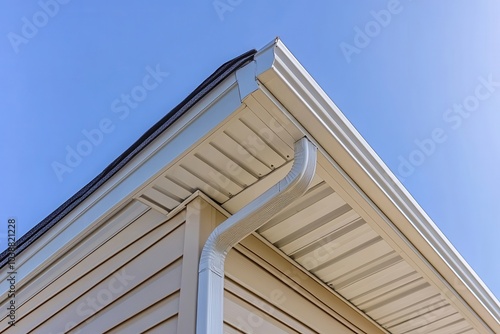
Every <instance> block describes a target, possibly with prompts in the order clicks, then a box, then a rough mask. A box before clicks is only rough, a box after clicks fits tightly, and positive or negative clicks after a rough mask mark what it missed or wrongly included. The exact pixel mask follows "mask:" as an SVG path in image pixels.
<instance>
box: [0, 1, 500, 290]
mask: <svg viewBox="0 0 500 334" xmlns="http://www.w3.org/2000/svg"><path fill="white" fill-rule="evenodd" d="M498 17H500V4H499V3H498V2H497V1H494V0H491V1H486V0H478V1H465V0H461V1H452V0H442V1H424V0H399V1H397V0H389V1H386V0H384V1H378V0H370V1H356V2H354V1H340V0H338V1H326V0H325V1H317V2H306V1H298V0H275V1H259V0H253V1H250V0H220V1H213V0H198V1H168V2H167V1H158V0H151V1H147V2H139V1H130V0H124V1H96V0H89V1H76V0H41V1H22V2H20V1H16V2H14V1H7V0H0V35H1V36H3V37H1V38H0V101H1V102H0V103H1V104H0V106H1V121H0V124H1V127H2V131H1V132H0V136H1V137H0V140H1V146H0V158H1V162H2V169H1V171H2V172H1V173H0V185H1V191H0V204H1V205H0V208H1V211H0V219H1V220H2V221H4V222H5V224H4V225H5V228H4V231H0V247H1V248H2V249H4V248H5V247H6V231H7V224H6V222H7V219H8V218H10V217H15V218H16V220H17V222H18V231H17V234H18V237H20V236H21V235H22V234H24V233H26V232H27V231H28V230H29V229H30V228H31V227H33V226H34V225H35V224H36V223H38V222H39V221H41V220H42V219H43V218H44V217H45V216H47V215H48V214H49V213H50V212H52V211H53V210H54V209H56V208H57V207H58V206H59V205H60V204H62V203H63V202H64V201H65V200H66V199H68V198H69V197H70V196H71V195H73V194H74V193H75V192H76V191H78V190H79V189H80V188H81V187H83V186H84V185H85V184H86V183H87V182H89V181H90V180H91V179H93V178H94V177H95V176H96V175H97V174H98V173H99V172H100V171H102V169H104V168H105V167H106V166H107V165H108V164H109V163H110V162H111V161H112V160H114V159H115V158H116V157H117V156H118V155H119V154H120V153H122V152H123V151H124V150H125V149H126V148H127V147H129V146H130V145H131V144H132V143H133V142H134V141H135V140H136V139H137V138H138V137H139V136H140V135H141V134H142V133H143V132H145V131H146V130H147V129H148V128H149V127H151V126H152V125H153V124H154V123H155V122H156V121H157V120H159V119H160V118H161V117H162V116H163V115H165V114H166V113H167V112H168V111H169V110H170V109H171V108H172V107H174V106H175V105H176V104H177V103H179V102H180V101H181V100H182V99H183V98H184V97H186V96H187V95H188V94H189V93H190V92H191V91H192V90H193V89H194V88H195V87H196V86H197V85H198V84H199V83H200V82H201V81H203V80H204V79H205V78H206V77H207V76H208V75H210V74H211V73H212V72H213V71H214V70H215V69H216V68H217V67H218V66H219V65H221V64H222V63H223V62H225V61H227V60H229V59H231V58H232V57H235V56H237V55H239V54H241V53H243V52H245V51H247V50H249V49H252V48H256V49H259V48H261V47H262V46H264V45H265V44H267V43H268V42H270V41H271V40H272V39H273V38H274V37H275V36H280V37H281V38H282V40H283V42H284V43H285V44H286V45H287V47H288V48H289V49H290V50H291V51H292V53H293V54H294V55H295V56H296V57H297V58H298V60H299V61H300V62H301V63H302V64H303V65H304V67H305V68H306V69H307V70H308V71H309V72H310V73H311V75H312V76H313V77H314V78H315V79H316V81H318V83H319V84H320V85H321V87H322V88H323V89H324V90H325V91H326V92H327V94H328V95H329V96H330V97H331V98H332V99H333V101H334V102H335V103H336V104H337V105H338V106H339V107H340V109H341V110H342V111H343V112H344V114H345V115H346V116H347V117H348V119H349V120H350V121H351V122H352V123H353V124H354V126H355V127H356V128H357V129H358V131H359V132H360V133H361V134H362V135H363V137H364V138H365V139H366V140H367V141H368V143H369V144H370V145H371V146H372V147H373V148H374V150H375V151H376V152H377V153H378V154H379V155H380V157H381V158H382V159H383V161H384V162H385V163H386V164H387V165H388V166H389V167H390V168H391V170H392V171H393V172H394V173H395V174H396V175H397V176H398V177H399V178H400V180H401V181H402V182H403V184H404V185H405V186H406V187H407V189H408V190H409V191H410V193H411V194H412V195H413V196H414V197H415V199H416V200H417V201H418V202H419V204H420V205H421V206H422V207H423V208H424V209H425V211H426V212H427V213H428V214H429V215H430V216H431V217H432V219H433V220H434V221H435V223H436V224H437V225H438V226H439V228H440V229H441V230H442V231H443V232H444V234H445V235H446V236H447V237H448V238H449V239H450V240H451V242H452V243H453V245H454V246H455V247H456V248H457V249H458V251H459V252H460V253H461V254H462V256H463V257H464V258H465V259H466V260H467V261H468V263H469V264H470V265H471V266H472V268H473V269H474V270H475V271H476V272H477V273H478V274H479V276H480V277H481V278H482V279H483V281H484V282H485V283H486V284H487V285H488V287H489V288H490V289H491V290H492V291H493V292H494V293H495V295H496V296H500V280H499V279H498V277H500V261H499V260H498V259H499V258H500V242H499V241H498V237H499V236H500V215H499V210H498V205H499V197H500V196H499V189H500V177H499V171H498V166H499V165H500V131H499V128H500V108H499V107H500V67H499V61H498V59H500V45H499V44H500V40H499V38H498V36H500V21H499V20H498ZM152 72H154V73H156V76H152V77H154V78H155V80H154V81H148V82H146V83H144V78H145V77H146V76H147V75H148V73H149V74H150V73H152ZM138 85H143V86H144V87H146V86H147V87H146V88H147V89H143V90H142V91H141V92H142V94H143V95H136V96H140V98H138V99H137V100H135V101H129V102H127V101H126V100H124V96H127V95H130V94H131V92H132V90H133V89H134V88H135V87H137V86H138ZM141 92H139V93H141ZM144 92H145V93H144ZM136 93H137V92H136ZM120 107H121V109H120ZM96 128H101V129H104V130H106V131H105V132H103V135H102V137H94V143H95V144H94V145H92V147H81V146H80V149H81V150H87V151H86V152H88V154H87V156H85V157H82V159H80V160H78V161H77V160H74V161H72V167H71V168H68V169H64V170H63V171H62V170H60V169H59V170H58V171H59V172H57V168H56V167H55V166H59V165H58V163H61V164H65V159H66V156H67V155H68V152H71V150H76V149H78V147H79V146H78V145H81V142H82V140H85V139H86V136H91V135H92V133H93V132H92V130H93V129H96ZM55 168H56V169H55Z"/></svg>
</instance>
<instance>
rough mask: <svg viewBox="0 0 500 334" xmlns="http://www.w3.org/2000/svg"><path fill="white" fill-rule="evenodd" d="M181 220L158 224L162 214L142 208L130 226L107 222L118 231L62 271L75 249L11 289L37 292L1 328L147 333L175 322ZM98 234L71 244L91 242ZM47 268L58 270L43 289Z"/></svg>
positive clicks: (24, 293)
mask: <svg viewBox="0 0 500 334" xmlns="http://www.w3.org/2000/svg"><path fill="white" fill-rule="evenodd" d="M185 217H186V212H185V210H184V211H181V212H180V213H178V214H177V215H176V216H175V217H172V218H171V219H169V220H168V221H165V216H163V215H160V214H158V213H157V212H155V211H153V210H150V211H148V212H146V213H144V214H143V215H141V216H140V217H138V218H137V219H135V221H133V222H132V223H131V222H127V221H126V220H122V221H114V222H113V223H115V224H116V223H118V224H123V225H124V227H123V229H121V230H120V231H119V232H118V233H116V234H115V235H113V236H110V238H109V239H108V240H107V241H105V242H104V243H102V244H101V245H99V246H98V247H97V248H96V249H94V250H93V251H92V252H90V253H89V254H87V255H85V256H84V257H82V258H80V259H79V260H78V261H77V263H76V264H75V265H74V266H72V267H69V268H63V267H64V266H63V265H64V263H65V262H71V260H72V261H74V257H75V253H77V252H71V251H68V253H67V254H66V255H65V256H62V257H61V258H60V259H59V260H58V262H57V264H54V265H52V266H50V267H49V268H47V269H46V270H45V271H44V272H42V273H41V274H40V275H39V277H36V278H35V279H34V281H33V282H31V284H27V285H26V288H25V289H24V291H23V289H21V290H20V291H18V295H19V296H21V297H23V296H27V295H29V294H31V292H30V291H29V290H30V289H31V290H34V289H35V288H36V287H38V290H39V291H37V292H36V293H35V294H34V295H32V296H31V297H30V298H29V299H28V300H24V301H22V300H21V301H20V302H22V305H21V306H20V307H19V309H18V310H17V317H18V319H17V322H16V326H15V327H7V326H8V324H7V319H3V320H2V322H1V326H2V328H1V329H2V330H1V332H2V333H43V334H50V333H53V334H55V333H64V332H67V331H68V330H69V329H73V330H72V331H71V332H72V333H105V332H110V333H117V332H121V333H140V332H142V331H146V330H150V332H151V333H154V332H155V331H157V330H159V329H160V328H172V327H176V317H177V313H178V310H179V299H180V292H179V289H180V286H181V273H182V261H183V258H182V253H183V246H184V236H185V235H184V234H185V226H186V225H185ZM123 218H125V217H123ZM107 223H109V222H107ZM99 232H101V231H100V230H98V231H95V232H94V233H93V234H92V235H90V236H89V237H88V238H87V240H84V242H83V243H81V244H79V245H78V246H76V248H82V249H83V248H85V247H86V246H88V245H89V244H92V243H93V241H95V239H97V238H99ZM61 264H63V265H62V266H61ZM55 268H61V271H62V273H61V274H60V275H58V274H57V273H56V275H58V276H57V277H54V278H53V279H52V280H51V281H50V282H49V283H48V284H47V285H46V286H44V284H43V283H44V281H46V280H48V279H50V276H51V271H54V270H55ZM37 282H38V283H39V284H37ZM155 326H156V327H155ZM174 332H175V331H174Z"/></svg>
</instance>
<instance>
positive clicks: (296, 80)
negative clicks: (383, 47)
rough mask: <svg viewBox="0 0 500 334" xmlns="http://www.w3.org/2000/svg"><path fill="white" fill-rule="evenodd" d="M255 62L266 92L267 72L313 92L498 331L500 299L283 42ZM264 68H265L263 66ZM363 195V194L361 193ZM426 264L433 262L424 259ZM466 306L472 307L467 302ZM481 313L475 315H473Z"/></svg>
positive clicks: (358, 158) (350, 148) (339, 136)
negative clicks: (483, 309)
mask: <svg viewBox="0 0 500 334" xmlns="http://www.w3.org/2000/svg"><path fill="white" fill-rule="evenodd" d="M255 61H256V62H257V69H258V72H257V73H258V79H259V80H260V81H261V82H262V84H263V85H264V86H266V82H267V81H268V80H270V76H269V74H268V73H269V70H267V71H266V70H263V69H265V68H266V67H267V68H269V67H270V68H271V69H272V71H274V73H275V74H277V75H278V76H280V77H282V78H287V80H288V82H290V80H291V81H292V83H293V84H295V85H296V86H295V87H291V88H292V89H295V88H297V89H296V92H295V93H297V94H299V93H300V89H302V88H303V89H307V90H311V91H313V92H314V94H311V95H309V96H307V98H308V99H311V98H314V99H316V101H315V102H316V103H317V104H318V105H320V106H321V107H324V108H317V109H316V110H314V111H315V113H316V115H319V117H318V118H319V121H320V122H321V123H322V124H323V125H324V126H325V127H330V126H331V130H332V132H334V134H335V136H334V138H335V140H336V141H338V142H339V144H340V145H341V146H342V147H343V148H344V149H345V151H346V152H347V154H348V155H349V156H350V158H351V159H352V160H354V161H355V162H356V163H358V164H359V165H360V166H361V168H362V169H363V171H364V173H365V174H366V176H368V178H369V179H370V180H371V182H372V183H373V184H374V185H375V186H377V187H379V188H380V190H381V192H383V193H384V195H385V196H386V197H387V198H388V199H389V200H390V202H392V205H394V207H395V208H396V209H397V210H398V211H399V212H400V213H401V214H402V215H403V216H404V217H405V218H406V220H407V221H408V222H409V224H411V226H412V227H413V228H414V229H415V231H416V232H417V233H418V234H419V235H420V236H421V237H422V238H423V239H425V241H426V242H427V243H428V245H429V246H430V247H431V248H432V249H433V250H434V252H435V253H436V254H437V255H438V256H439V257H440V258H441V259H442V261H444V262H445V263H446V264H447V265H448V267H449V269H451V271H452V272H453V273H454V275H455V277H456V279H458V280H459V281H460V282H461V283H462V284H463V285H464V286H465V287H466V288H467V289H468V290H469V292H470V293H471V294H472V295H473V296H474V297H475V298H476V299H477V300H478V301H479V303H481V304H482V305H483V307H484V308H485V310H486V311H487V312H488V313H489V314H490V315H491V320H494V321H495V322H496V324H497V326H498V325H499V324H500V303H499V301H498V300H497V298H496V297H495V296H494V295H493V293H492V292H491V291H490V290H489V289H488V287H487V286H486V285H485V283H484V282H483V281H482V280H481V278H480V277H479V276H478V275H477V274H476V273H475V272H474V270H473V269H472V268H471V267H470V265H469V264H468V263H467V262H466V261H465V259H464V258H463V257H462V256H461V255H460V253H459V252H458V251H457V250H456V248H455V247H454V246H453V245H452V244H451V243H450V241H449V240H448V239H447V238H446V237H445V235H444V234H443V233H442V232H441V231H440V230H439V228H438V227H437V225H436V224H435V223H434V222H433V221H432V219H431V218H430V217H429V216H428V215H427V214H426V213H425V211H424V210H423V209H422V207H420V205H419V204H418V203H417V202H416V200H415V199H414V198H413V197H412V195H411V194H410V193H409V192H408V190H406V188H405V187H404V186H403V185H402V183H401V182H400V181H399V180H398V179H397V178H396V176H395V175H394V174H393V173H392V171H391V170H390V169H389V168H388V167H387V165H386V164H385V163H384V162H383V161H382V159H381V158H380V157H379V156H378V155H377V154H376V153H375V151H374V150H373V149H372V148H371V147H370V145H369V144H368V143H367V142H366V140H365V139H364V138H363V137H362V136H361V134H360V133H359V132H358V131H357V130H356V129H355V127H354V126H353V125H352V124H351V123H350V121H349V120H348V119H347V118H346V117H345V116H344V114H343V113H342V112H341V111H340V109H339V108H338V107H337V106H336V105H335V104H334V102H333V101H331V99H330V98H329V97H328V95H327V94H326V93H325V92H324V91H323V90H322V88H321V87H320V86H319V85H318V84H317V83H316V81H315V80H314V79H313V78H312V76H311V75H310V74H309V73H308V72H307V71H306V70H305V68H304V67H303V66H302V65H301V64H300V63H299V62H298V60H297V59H296V58H295V57H294V56H293V54H292V53H291V52H290V51H289V50H288V49H287V48H286V46H285V45H284V44H283V43H282V42H281V40H279V39H276V40H275V41H274V42H272V43H270V44H269V45H267V46H266V47H265V48H263V49H262V50H259V52H257V54H256V55H255ZM259 62H261V64H259ZM263 64H265V65H264V66H262V65H263ZM304 87H305V88H304ZM312 95H314V96H312ZM347 175H349V173H347ZM352 180H353V181H354V183H355V184H358V185H359V184H360V183H359V182H358V181H360V180H357V179H352ZM361 191H363V190H362V189H361ZM382 213H383V210H382ZM389 221H390V219H389ZM396 227H397V226H396ZM415 247H416V246H415ZM416 249H418V247H416ZM419 251H420V250H419ZM424 258H425V259H426V261H429V260H428V259H427V258H426V257H425V256H424ZM428 265H429V266H431V267H432V264H431V263H429V262H428ZM432 270H433V271H434V272H436V273H437V275H439V277H438V278H439V279H441V280H444V281H445V282H447V283H448V284H449V285H450V286H451V285H452V284H451V283H456V281H455V282H450V281H449V278H445V277H444V276H443V275H442V274H441V273H439V272H437V271H436V270H435V268H434V267H432ZM457 293H458V295H460V296H462V298H464V296H463V295H462V291H460V292H458V291H457ZM463 302H465V300H463ZM465 304H466V306H467V307H469V305H468V304H467V302H465ZM477 311H478V310H476V309H474V312H477ZM483 320H484V319H483ZM487 323H488V325H489V326H491V325H492V324H493V323H492V322H491V321H487ZM494 328H495V327H494Z"/></svg>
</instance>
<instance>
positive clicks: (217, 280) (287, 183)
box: [196, 137, 316, 334]
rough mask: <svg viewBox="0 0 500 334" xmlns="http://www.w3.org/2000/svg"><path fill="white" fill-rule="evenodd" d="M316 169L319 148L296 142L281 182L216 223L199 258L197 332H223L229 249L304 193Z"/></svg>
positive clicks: (211, 333) (213, 333) (212, 333)
mask: <svg viewBox="0 0 500 334" xmlns="http://www.w3.org/2000/svg"><path fill="white" fill-rule="evenodd" d="M315 171H316V147H315V146H314V145H313V144H312V143H311V142H310V141H309V140H308V139H307V138H305V137H304V138H301V139H300V140H298V141H297V142H296V143H295V157H294V162H293V165H292V169H291V170H290V172H289V173H288V174H287V175H286V176H285V177H284V178H283V179H282V180H280V181H279V182H278V183H276V184H275V185H274V186H272V187H271V188H270V189H268V190H267V191H266V192H264V193H263V194H262V195H260V196H259V197H257V198H256V199H255V200H253V201H252V202H250V203H249V204H247V205H246V206H245V207H244V208H242V209H241V210H239V211H238V212H236V213H235V214H234V215H232V216H231V217H229V218H228V219H226V220H225V221H224V222H223V223H222V224H220V225H219V226H217V227H216V228H215V229H214V231H213V232H212V233H211V234H210V236H209V237H208V239H207V241H206V243H205V245H204V247H203V251H202V254H201V257H200V265H199V277H198V305H197V307H198V310H197V311H198V312H197V329H196V332H197V333H198V334H201V333H207V334H208V333H210V334H218V333H222V321H223V315H222V312H223V305H222V303H223V290H224V262H225V258H226V255H227V253H228V252H229V250H230V249H231V248H232V247H233V246H234V245H236V244H237V243H238V242H240V241H241V240H242V239H244V238H245V237H246V236H248V235H249V234H250V233H252V232H254V231H256V230H257V229H258V228H260V227H261V226H262V225H264V224H265V223H266V222H268V221H269V220H270V219H271V218H272V217H273V216H275V215H276V214H277V213H278V212H280V211H281V210H283V209H284V208H285V207H286V206H288V205H289V204H290V203H292V202H293V201H294V200H295V199H297V198H299V197H300V196H302V195H303V194H304V193H305V192H306V191H307V189H308V187H309V185H310V184H311V181H312V179H313V177H314V174H315Z"/></svg>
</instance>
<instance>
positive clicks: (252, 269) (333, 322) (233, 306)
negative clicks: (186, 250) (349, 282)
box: [224, 235, 382, 333]
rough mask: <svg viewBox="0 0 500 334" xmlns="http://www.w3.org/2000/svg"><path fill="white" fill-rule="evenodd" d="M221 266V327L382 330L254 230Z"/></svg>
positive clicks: (236, 330) (242, 330)
mask: <svg viewBox="0 0 500 334" xmlns="http://www.w3.org/2000/svg"><path fill="white" fill-rule="evenodd" d="M225 270H226V280H225V300H224V303H225V304H224V322H225V329H226V332H227V333H382V332H381V331H380V329H378V328H377V327H376V326H374V325H373V324H372V323H371V322H370V321H368V320H367V319H366V318H364V317H362V316H361V315H360V314H359V313H357V312H355V311H354V310H352V309H351V308H350V307H349V306H348V305H346V304H345V302H344V301H342V300H340V299H339V298H337V297H336V296H335V295H333V294H332V293H331V292H330V291H328V289H327V288H325V287H323V286H322V285H321V284H320V283H318V282H317V281H316V280H314V279H313V278H311V277H309V276H307V275H305V274H304V273H303V272H302V271H301V270H299V269H298V268H297V267H295V266H294V265H292V264H291V263H290V262H288V261H286V260H285V259H284V258H283V257H281V256H280V255H279V254H278V253H277V252H276V251H275V250H274V249H272V248H271V247H270V246H268V245H267V244H265V243H264V242H262V241H260V240H259V239H258V238H257V237H255V236H254V235H251V236H249V237H248V238H246V239H245V240H244V241H243V242H242V243H241V244H240V245H238V246H237V247H236V248H235V249H233V250H231V251H230V252H229V254H228V258H227V261H226V269H225Z"/></svg>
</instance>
